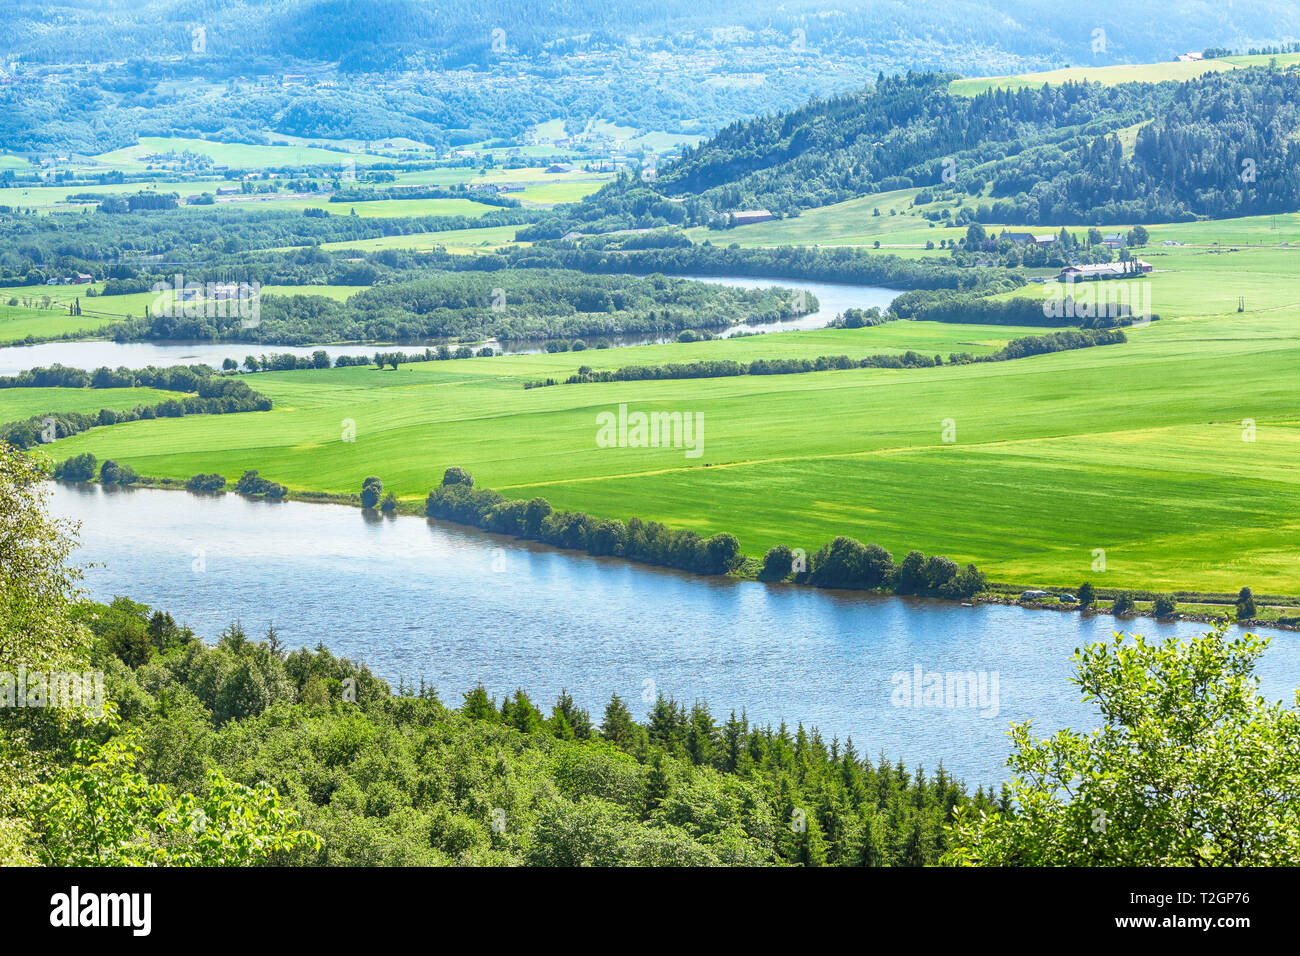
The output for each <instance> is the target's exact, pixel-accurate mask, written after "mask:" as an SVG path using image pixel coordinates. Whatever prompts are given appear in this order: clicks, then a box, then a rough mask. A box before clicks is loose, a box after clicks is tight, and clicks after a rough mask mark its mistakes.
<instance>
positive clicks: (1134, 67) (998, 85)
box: [948, 53, 1300, 96]
mask: <svg viewBox="0 0 1300 956" xmlns="http://www.w3.org/2000/svg"><path fill="white" fill-rule="evenodd" d="M1297 63H1300V54H1297V53H1285V54H1279V55H1277V56H1270V55H1261V56H1225V57H1220V58H1218V59H1213V60H1199V61H1194V62H1177V61H1173V60H1170V61H1169V62H1167V63H1118V64H1110V65H1106V66H1101V65H1092V66H1071V67H1066V68H1064V69H1060V70H1045V71H1043V72H1040V73H1020V74H1017V75H1015V76H987V77H975V78H971V79H960V80H954V81H953V82H952V84H951V85H950V86H949V87H948V89H949V91H950V92H952V93H953V94H955V95H959V96H975V95H976V94H979V93H984V92H987V91H988V90H993V89H1003V90H1019V89H1026V88H1029V89H1037V88H1038V87H1040V86H1042V85H1043V84H1044V83H1046V84H1048V85H1050V86H1059V85H1061V84H1063V83H1070V82H1073V83H1082V82H1084V81H1085V80H1086V81H1087V82H1089V83H1101V84H1103V85H1104V86H1116V85H1118V84H1120V83H1163V82H1166V81H1168V80H1192V79H1195V78H1196V77H1198V76H1204V75H1205V74H1206V73H1220V72H1223V71H1224V70H1235V69H1239V68H1241V67H1250V66H1265V67H1269V66H1276V67H1277V68H1282V69H1286V68H1289V67H1291V66H1294V65H1295V64H1297Z"/></svg>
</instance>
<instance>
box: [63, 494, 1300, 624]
mask: <svg viewBox="0 0 1300 956" xmlns="http://www.w3.org/2000/svg"><path fill="white" fill-rule="evenodd" d="M64 484H70V485H75V484H77V483H70V482H65V483H64ZM84 484H86V485H98V484H99V482H98V481H95V482H86V483H84ZM185 484H186V483H185V482H184V481H180V480H177V479H170V478H151V477H141V478H140V480H139V482H138V485H139V487H142V488H149V489H159V490H167V491H188V489H187V488H186V487H185ZM190 493H191V494H201V495H203V496H207V497H211V496H214V495H216V496H220V495H224V494H227V493H229V494H232V495H236V496H238V497H241V498H246V499H247V500H253V501H267V502H270V503H272V504H274V503H276V502H281V501H298V502H303V503H309V504H332V505H346V506H348V507H352V508H356V509H359V510H361V511H363V512H365V513H367V514H368V515H370V516H372V517H374V518H376V519H378V520H383V519H384V518H386V517H399V516H400V517H419V518H424V519H425V520H426V521H429V522H431V523H441V524H446V525H452V526H456V527H471V528H474V529H475V530H476V531H479V532H480V533H482V534H484V535H486V536H489V537H491V538H500V539H502V540H507V541H511V542H520V541H526V542H527V543H528V544H529V545H536V546H538V547H542V548H547V549H550V550H553V551H556V552H560V553H582V552H579V551H576V550H575V549H569V548H560V547H556V546H554V545H549V544H546V543H544V542H539V541H535V540H531V539H520V538H515V537H513V536H511V535H504V534H497V533H494V532H491V531H488V530H485V529H482V528H479V527H478V526H476V525H467V524H463V523H460V522H456V521H447V520H443V519H437V518H430V517H428V516H427V515H426V514H425V508H424V506H423V505H421V504H420V503H419V502H413V501H400V500H399V501H396V502H395V503H394V506H393V508H392V510H391V511H387V512H385V511H382V510H380V509H378V508H366V507H364V506H363V505H362V502H361V496H360V495H359V494H355V495H352V494H347V495H343V494H334V493H330V492H317V491H301V490H299V491H294V490H290V491H288V492H287V493H286V494H285V496H284V497H283V498H278V499H268V498H264V497H257V496H252V497H250V496H243V495H240V494H239V493H238V492H236V491H233V490H232V491H230V492H226V491H224V490H222V491H218V492H201V493H195V492H190ZM606 557H611V558H613V559H614V560H618V561H620V562H623V563H626V564H630V565H636V566H641V567H658V566H657V565H645V564H642V563H640V562H634V561H631V560H630V559H626V558H623V557H621V556H618V555H612V556H606ZM668 570H677V571H678V573H682V574H687V575H691V576H703V577H712V576H710V575H696V574H695V573H694V572H690V571H680V570H679V569H668ZM761 571H762V559H761V557H754V556H751V555H745V556H744V557H743V560H742V561H741V563H740V565H739V567H738V568H737V569H736V570H734V571H732V572H730V573H728V574H726V575H723V577H726V578H728V579H734V580H737V581H754V582H759V581H760V580H761V577H760V574H761ZM762 583H764V584H768V585H773V586H786V587H792V588H799V589H801V590H806V591H820V592H824V593H837V592H841V591H842V589H836V588H820V587H816V586H815V585H811V584H806V583H800V582H796V581H794V580H793V579H792V578H787V579H785V580H781V581H762ZM1073 590H1074V589H1073V588H1067V587H1063V586H1061V585H1059V584H1043V583H1041V582H1024V583H1019V582H997V583H993V584H991V585H990V588H989V590H987V591H984V592H981V593H978V594H976V595H973V596H971V597H969V598H951V599H949V598H943V597H930V596H927V597H925V598H924V599H925V600H933V601H939V602H942V603H944V604H947V605H951V606H960V607H970V606H974V605H999V606H1005V607H1019V608H1023V609H1026V610H1033V611H1055V612H1057V613H1068V614H1072V615H1076V616H1079V617H1084V618H1090V617H1099V616H1101V615H1109V616H1113V617H1115V619H1116V620H1117V621H1127V620H1133V619H1135V618H1145V619H1149V620H1154V621H1163V622H1172V621H1182V622H1193V623H1203V624H1208V625H1214V624H1218V623H1220V622H1222V621H1228V622H1230V623H1236V624H1238V625H1240V626H1242V627H1248V628H1252V629H1255V628H1269V629H1271V630H1280V631H1300V624H1293V623H1283V622H1281V621H1279V620H1278V619H1277V617H1279V616H1281V617H1288V618H1289V617H1290V615H1282V614H1280V613H1279V614H1276V615H1275V616H1273V617H1272V618H1271V619H1270V618H1269V617H1254V618H1250V619H1247V620H1242V621H1238V620H1237V619H1236V614H1235V603H1234V602H1235V600H1236V597H1237V596H1236V595H1235V594H1208V593H1204V592H1188V591H1181V592H1180V591H1174V592H1172V593H1173V597H1174V598H1175V600H1179V599H1180V597H1181V596H1188V597H1194V598H1196V599H1197V600H1196V602H1195V604H1193V605H1192V607H1193V608H1194V609H1191V610H1183V611H1175V613H1173V614H1171V615H1166V616H1163V617H1161V616H1157V615H1156V613H1155V611H1154V607H1153V605H1154V598H1155V593H1154V592H1151V591H1147V590H1144V589H1142V588H1106V587H1099V588H1097V602H1095V603H1094V604H1093V605H1091V606H1089V607H1086V608H1085V607H1081V606H1080V605H1079V604H1078V603H1077V602H1061V601H1059V600H1055V601H1048V600H1031V599H1022V598H1018V597H1015V596H1014V595H1015V594H1017V593H1020V594H1023V593H1026V592H1030V591H1040V592H1046V593H1049V594H1072V592H1073ZM1120 591H1126V592H1127V593H1129V594H1130V595H1131V596H1132V597H1133V598H1134V603H1135V609H1134V611H1132V612H1128V613H1123V614H1114V613H1113V611H1111V610H1110V607H1109V602H1113V600H1114V597H1115V594H1116V593H1117V592H1120ZM843 593H863V594H871V595H876V596H879V597H894V598H903V597H909V598H912V596H910V595H898V594H895V593H893V592H891V591H885V590H879V589H876V590H861V591H858V590H852V591H847V592H843ZM912 599H915V598H912ZM1256 600H1257V602H1259V603H1260V604H1263V603H1264V602H1266V601H1268V602H1272V603H1274V605H1275V606H1273V607H1268V608H1264V610H1266V611H1274V612H1280V611H1282V610H1287V611H1295V613H1296V614H1297V615H1300V601H1297V602H1296V603H1295V604H1285V605H1282V606H1281V607H1278V606H1276V602H1277V601H1278V600H1279V599H1278V598H1277V597H1276V596H1273V595H1260V596H1259V597H1258V598H1256ZM1211 604H1221V605H1222V608H1223V612H1222V613H1216V612H1215V611H1214V610H1212V609H1209V605H1211Z"/></svg>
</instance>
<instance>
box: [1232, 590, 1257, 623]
mask: <svg viewBox="0 0 1300 956" xmlns="http://www.w3.org/2000/svg"><path fill="white" fill-rule="evenodd" d="M1255 614H1256V608H1255V595H1254V593H1253V592H1252V591H1251V590H1250V588H1242V589H1241V591H1240V592H1239V593H1238V594H1237V620H1239V621H1249V620H1251V619H1252V618H1253V617H1254V616H1255Z"/></svg>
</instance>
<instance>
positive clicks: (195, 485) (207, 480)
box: [185, 474, 226, 491]
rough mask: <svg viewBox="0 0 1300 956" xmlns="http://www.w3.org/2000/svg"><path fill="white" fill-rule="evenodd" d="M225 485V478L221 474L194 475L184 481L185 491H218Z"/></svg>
mask: <svg viewBox="0 0 1300 956" xmlns="http://www.w3.org/2000/svg"><path fill="white" fill-rule="evenodd" d="M225 487H226V479H225V478H223V477H222V476H221V475H217V474H212V475H195V476H194V477H192V478H190V480H189V481H187V482H185V489H186V490H187V491H220V490H221V489H223V488H225Z"/></svg>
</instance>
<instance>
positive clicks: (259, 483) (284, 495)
mask: <svg viewBox="0 0 1300 956" xmlns="http://www.w3.org/2000/svg"><path fill="white" fill-rule="evenodd" d="M81 457H89V458H91V459H93V457H94V456H81ZM64 464H66V463H64ZM104 466H107V467H108V468H109V473H110V476H111V475H112V474H113V473H114V471H115V470H116V469H118V468H121V469H122V470H123V471H124V472H126V473H127V474H129V475H130V480H129V481H114V480H107V481H106V480H105V479H104V477H103V475H102V471H101V477H100V478H99V479H95V478H94V476H93V472H94V465H93V461H92V463H91V467H90V476H89V477H85V478H82V479H80V480H78V479H74V478H69V477H67V476H66V475H60V474H59V473H58V470H57V468H56V471H55V473H54V474H53V475H51V477H53V478H54V479H55V480H59V481H63V482H65V483H68V484H72V485H89V484H101V485H104V486H105V487H113V486H120V487H125V486H128V485H129V486H131V487H137V488H146V489H152V490H161V491H188V492H189V493H190V494H197V495H200V496H212V495H220V494H224V493H226V491H232V492H234V493H236V494H240V495H243V496H244V497H246V498H250V499H254V500H263V501H268V502H277V503H278V502H282V501H297V502H301V503H304V504H329V505H345V506H350V507H353V508H359V509H361V510H362V511H365V512H369V513H372V514H375V515H382V516H383V517H388V518H394V517H412V518H414V517H424V518H425V519H426V520H428V521H436V522H441V523H447V524H454V525H458V526H460V527H470V528H474V529H476V530H478V531H481V532H483V533H485V534H490V535H500V536H502V537H512V538H515V539H516V540H520V541H528V542H530V543H533V544H541V545H544V546H546V547H550V548H554V549H555V550H558V551H580V552H586V553H587V554H588V555H589V556H591V557H598V558H611V557H612V558H617V559H619V560H625V561H631V562H632V563H639V564H649V565H651V566H657V567H664V568H668V569H670V570H674V571H680V572H683V573H688V574H700V575H704V576H725V577H728V578H731V579H733V580H737V581H754V582H761V583H764V584H769V585H775V584H784V585H787V586H790V587H817V588H821V589H823V590H854V591H864V592H867V593H871V594H876V595H880V596H884V597H909V598H927V599H932V600H943V601H948V602H950V603H956V604H960V605H961V606H962V607H972V606H974V605H977V604H999V605H1003V606H1015V607H1023V608H1026V609H1027V610H1034V611H1057V612H1067V613H1079V614H1090V615H1091V614H1113V615H1114V616H1115V617H1116V619H1117V620H1119V621H1125V620H1133V619H1136V618H1145V619H1151V620H1158V621H1193V622H1197V623H1203V624H1214V625H1217V624H1221V623H1224V622H1226V623H1230V624H1237V625H1238V626H1241V627H1250V628H1271V629H1274V630H1280V631H1300V597H1296V596H1292V595H1269V594H1260V595H1253V594H1251V592H1250V588H1248V587H1247V588H1243V589H1242V591H1241V592H1239V593H1237V594H1231V593H1227V592H1205V591H1173V592H1154V591H1149V590H1146V589H1142V588H1111V587H1095V586H1094V588H1093V597H1092V599H1091V600H1090V601H1089V602H1088V603H1087V604H1083V603H1081V600H1080V598H1082V597H1084V596H1085V595H1084V594H1083V593H1081V592H1086V585H1085V586H1084V587H1068V586H1063V585H1059V584H1039V583H1015V582H1007V581H986V580H983V578H984V576H983V574H982V573H981V572H979V571H978V569H976V568H975V566H974V565H973V564H969V565H967V568H966V569H964V570H963V569H960V568H958V566H957V565H956V563H955V562H952V561H951V560H950V559H948V558H946V557H944V556H942V555H935V556H932V557H930V558H928V559H927V558H925V556H923V555H920V552H910V553H909V555H908V556H905V557H904V559H903V561H902V562H900V564H899V565H898V566H895V570H897V568H898V567H899V566H901V565H902V564H905V563H907V562H908V560H909V558H911V555H917V556H918V557H920V558H921V559H922V562H925V561H930V562H946V565H942V564H935V565H932V569H933V570H932V573H939V574H945V573H948V570H949V569H948V568H947V565H951V568H952V569H953V570H952V571H951V575H950V578H949V580H951V579H953V578H956V577H958V576H959V575H962V574H973V575H978V578H979V580H980V581H981V582H982V583H981V588H980V589H979V590H976V591H974V592H973V593H971V594H969V595H964V594H956V593H942V591H941V588H938V587H926V586H925V584H924V578H921V579H920V581H919V582H918V585H914V586H913V588H912V589H911V590H905V591H897V590H892V589H885V588H884V587H879V586H878V587H870V588H869V587H861V586H853V585H843V584H841V585H834V584H817V583H815V582H814V581H812V580H811V575H812V573H813V571H812V570H808V571H805V572H803V573H802V574H800V573H797V572H796V571H795V570H794V567H795V561H796V559H797V552H796V551H795V550H794V549H790V548H783V547H778V548H773V549H770V550H769V552H768V554H767V555H764V557H763V558H762V559H759V558H755V557H752V556H748V555H744V554H741V553H740V551H739V543H738V542H737V543H736V545H735V549H734V550H732V547H731V545H730V543H729V542H727V543H724V542H719V543H718V544H717V545H715V552H714V558H715V560H716V559H717V558H718V557H721V556H725V555H731V556H732V557H733V558H734V564H733V566H731V567H730V568H728V569H727V570H725V571H722V572H714V571H708V570H697V569H696V568H693V567H681V566H679V565H676V564H672V563H668V562H665V561H644V560H640V559H638V558H635V557H629V556H628V555H626V554H615V553H611V552H608V551H605V550H601V551H599V552H597V551H592V550H590V549H589V548H588V547H587V546H586V544H585V542H577V541H575V540H574V539H573V538H572V537H571V538H570V541H571V542H573V543H571V544H564V543H557V542H555V541H548V540H545V539H543V538H541V537H527V536H524V535H521V534H514V533H512V532H510V531H508V530H502V529H501V528H499V527H498V528H489V527H485V526H484V525H483V524H479V523H477V522H475V521H472V520H459V519H457V518H455V517H451V516H450V508H447V510H448V513H447V514H445V515H438V516H435V515H432V514H430V513H429V509H430V506H431V501H432V502H434V503H435V504H437V506H438V507H439V510H443V509H444V508H445V507H446V503H447V502H448V500H449V498H450V499H453V500H454V499H455V498H456V497H462V498H463V496H464V495H465V493H466V492H464V491H460V492H457V491H452V492H446V491H444V490H443V489H446V488H449V487H455V486H457V485H459V486H461V487H462V488H465V489H466V490H468V489H470V488H472V487H473V478H472V476H470V475H469V474H468V472H465V471H464V470H463V469H460V468H449V469H448V470H447V471H448V473H455V474H456V477H455V478H454V480H452V481H451V483H450V484H449V485H440V486H439V487H438V488H435V489H434V490H433V491H431V492H430V493H429V496H428V497H427V498H426V499H425V501H424V502H423V503H419V502H413V501H401V500H399V499H397V498H396V497H395V496H394V495H393V494H392V493H391V492H389V493H388V494H387V496H386V497H385V498H383V500H382V501H381V500H380V497H379V496H380V495H382V494H383V486H382V482H380V481H379V480H378V479H376V478H368V479H367V480H366V483H365V485H363V488H362V490H361V492H359V493H358V494H335V493H331V492H322V491H302V490H293V489H289V488H287V487H285V486H284V485H282V484H279V483H278V482H275V481H269V480H267V479H265V478H262V477H260V476H259V475H258V473H257V472H256V471H245V472H244V474H243V475H242V476H241V478H240V479H239V480H238V481H230V482H227V481H226V479H225V477H224V476H222V475H217V474H210V475H194V476H192V477H191V478H188V479H184V480H182V479H175V478H154V477H149V476H142V475H135V473H134V472H133V471H131V470H130V469H129V467H127V466H120V465H118V463H117V462H114V461H106V462H104V463H103V466H101V468H102V467H104ZM82 471H83V473H84V468H83V469H82ZM446 480H447V476H446V475H444V481H446ZM479 493H480V495H484V494H485V493H486V494H487V495H488V498H489V499H490V500H492V502H493V505H496V504H503V505H508V506H510V507H509V509H508V510H509V511H511V512H516V513H517V514H518V515H523V516H526V514H527V507H528V505H529V504H530V503H531V502H529V501H523V500H519V499H515V500H510V499H506V498H504V496H501V495H500V494H499V493H498V492H494V491H490V489H479ZM372 496H373V497H372ZM484 500H488V499H484ZM534 501H538V502H540V503H541V504H540V505H535V506H534V511H535V514H536V513H541V512H542V511H543V510H544V509H543V508H542V507H541V506H542V505H544V506H545V509H550V505H549V503H547V502H545V500H544V499H534ZM367 502H371V503H367ZM461 514H462V515H463V516H464V517H465V518H468V517H470V515H469V513H467V512H463V511H462V512H461ZM545 514H546V515H549V514H556V512H553V511H549V510H546V511H545ZM558 514H561V515H568V516H569V520H568V528H567V529H566V530H567V531H568V532H569V534H570V535H576V531H574V527H575V525H577V526H583V525H587V526H601V525H603V526H605V528H606V532H607V533H608V532H609V531H611V530H612V526H613V525H622V526H623V527H624V529H625V530H626V529H627V528H628V527H629V526H632V522H640V519H636V518H633V519H630V520H629V521H628V522H626V523H625V522H622V521H618V520H617V519H605V518H597V517H594V516H591V515H586V514H581V513H577V514H575V513H571V512H559V513H558ZM579 517H580V519H585V521H583V520H579ZM524 520H527V519H526V517H525V519H524ZM640 524H641V527H642V528H645V527H648V526H649V525H656V526H657V527H658V529H660V532H659V533H661V534H663V535H666V536H667V537H668V538H669V539H671V538H672V537H674V536H676V535H683V534H685V535H692V536H694V537H693V539H692V542H693V544H694V545H695V546H699V545H705V546H706V547H707V544H708V542H709V541H710V540H712V539H703V538H700V537H699V536H698V535H695V533H694V532H680V531H675V530H673V529H669V528H666V527H664V526H663V525H660V524H659V523H658V522H641V523H640ZM539 530H540V525H539ZM713 537H714V538H715V539H717V538H729V539H731V541H733V542H734V541H735V538H734V536H732V535H728V534H719V535H714V536H713ZM604 540H609V539H608V537H606V538H605V539H604ZM841 542H842V544H841V545H840V547H839V548H838V549H836V548H835V547H834V545H835V544H836V543H841ZM858 549H862V551H863V552H866V551H867V550H868V549H878V553H879V554H881V555H885V556H889V557H890V559H891V561H892V555H889V552H887V551H884V549H883V548H879V546H878V545H863V544H862V543H861V542H858V541H856V540H855V539H853V538H848V537H844V536H841V537H839V538H836V539H835V541H834V542H832V543H831V544H828V545H826V546H825V547H824V548H822V549H821V551H822V552H825V556H826V557H827V558H830V557H831V556H832V554H833V553H834V554H835V557H836V565H835V566H837V567H844V566H845V564H846V562H844V561H842V560H841V559H842V558H843V557H845V552H848V554H849V555H850V556H851V555H854V554H857V553H858ZM781 551H784V552H786V553H787V554H788V555H789V558H790V560H791V567H790V570H789V571H787V572H786V574H784V575H781V576H780V577H774V576H773V574H772V573H771V572H770V571H765V566H766V565H767V564H768V561H769V560H770V559H774V560H776V561H777V563H778V567H779V565H780V563H781V562H783V561H784V558H785V556H784V555H782V556H780V557H776V556H773V554H772V552H781ZM705 553H706V554H707V550H706V552H705ZM819 553H820V552H819ZM872 553H877V552H872ZM805 556H806V552H805ZM806 557H807V556H806ZM816 557H817V556H816V555H813V556H811V559H812V560H814V561H815V559H816ZM912 560H913V561H914V560H915V559H912ZM921 568H922V573H924V571H923V569H924V563H923V564H922V566H921ZM941 568H942V569H943V570H940V569H941ZM967 580H969V578H967ZM950 592H951V589H950ZM1243 594H1244V595H1248V596H1249V597H1250V600H1251V601H1252V606H1255V607H1256V613H1258V611H1259V610H1264V611H1265V612H1266V613H1267V611H1268V610H1269V609H1270V608H1271V609H1277V608H1281V609H1284V610H1295V611H1296V614H1297V616H1295V617H1290V616H1287V615H1285V614H1283V615H1279V616H1278V617H1277V618H1269V617H1260V616H1255V615H1253V614H1252V615H1249V616H1245V617H1238V616H1237V614H1236V611H1237V608H1238V607H1239V606H1240V605H1239V602H1240V601H1241V599H1242V597H1243ZM1028 595H1033V596H1032V597H1030V596H1028ZM1062 595H1064V596H1068V597H1076V596H1077V597H1076V600H1075V601H1062V600H1061V599H1060V596H1062ZM1117 599H1118V600H1119V601H1120V602H1121V606H1126V607H1127V610H1124V611H1122V612H1116V611H1115V610H1114V609H1113V608H1114V603H1115V601H1116V600H1117ZM1161 599H1167V600H1170V601H1172V602H1173V604H1174V605H1175V608H1176V606H1177V605H1182V606H1183V607H1184V609H1183V610H1176V609H1170V611H1169V613H1165V614H1158V613H1157V612H1156V608H1155V607H1154V605H1155V604H1156V603H1157V602H1158V601H1160V600H1161ZM1220 606H1221V607H1222V608H1223V613H1221V614H1220V613H1215V612H1214V611H1213V610H1210V609H1212V608H1217V607H1220ZM1202 609H1205V610H1202Z"/></svg>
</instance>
